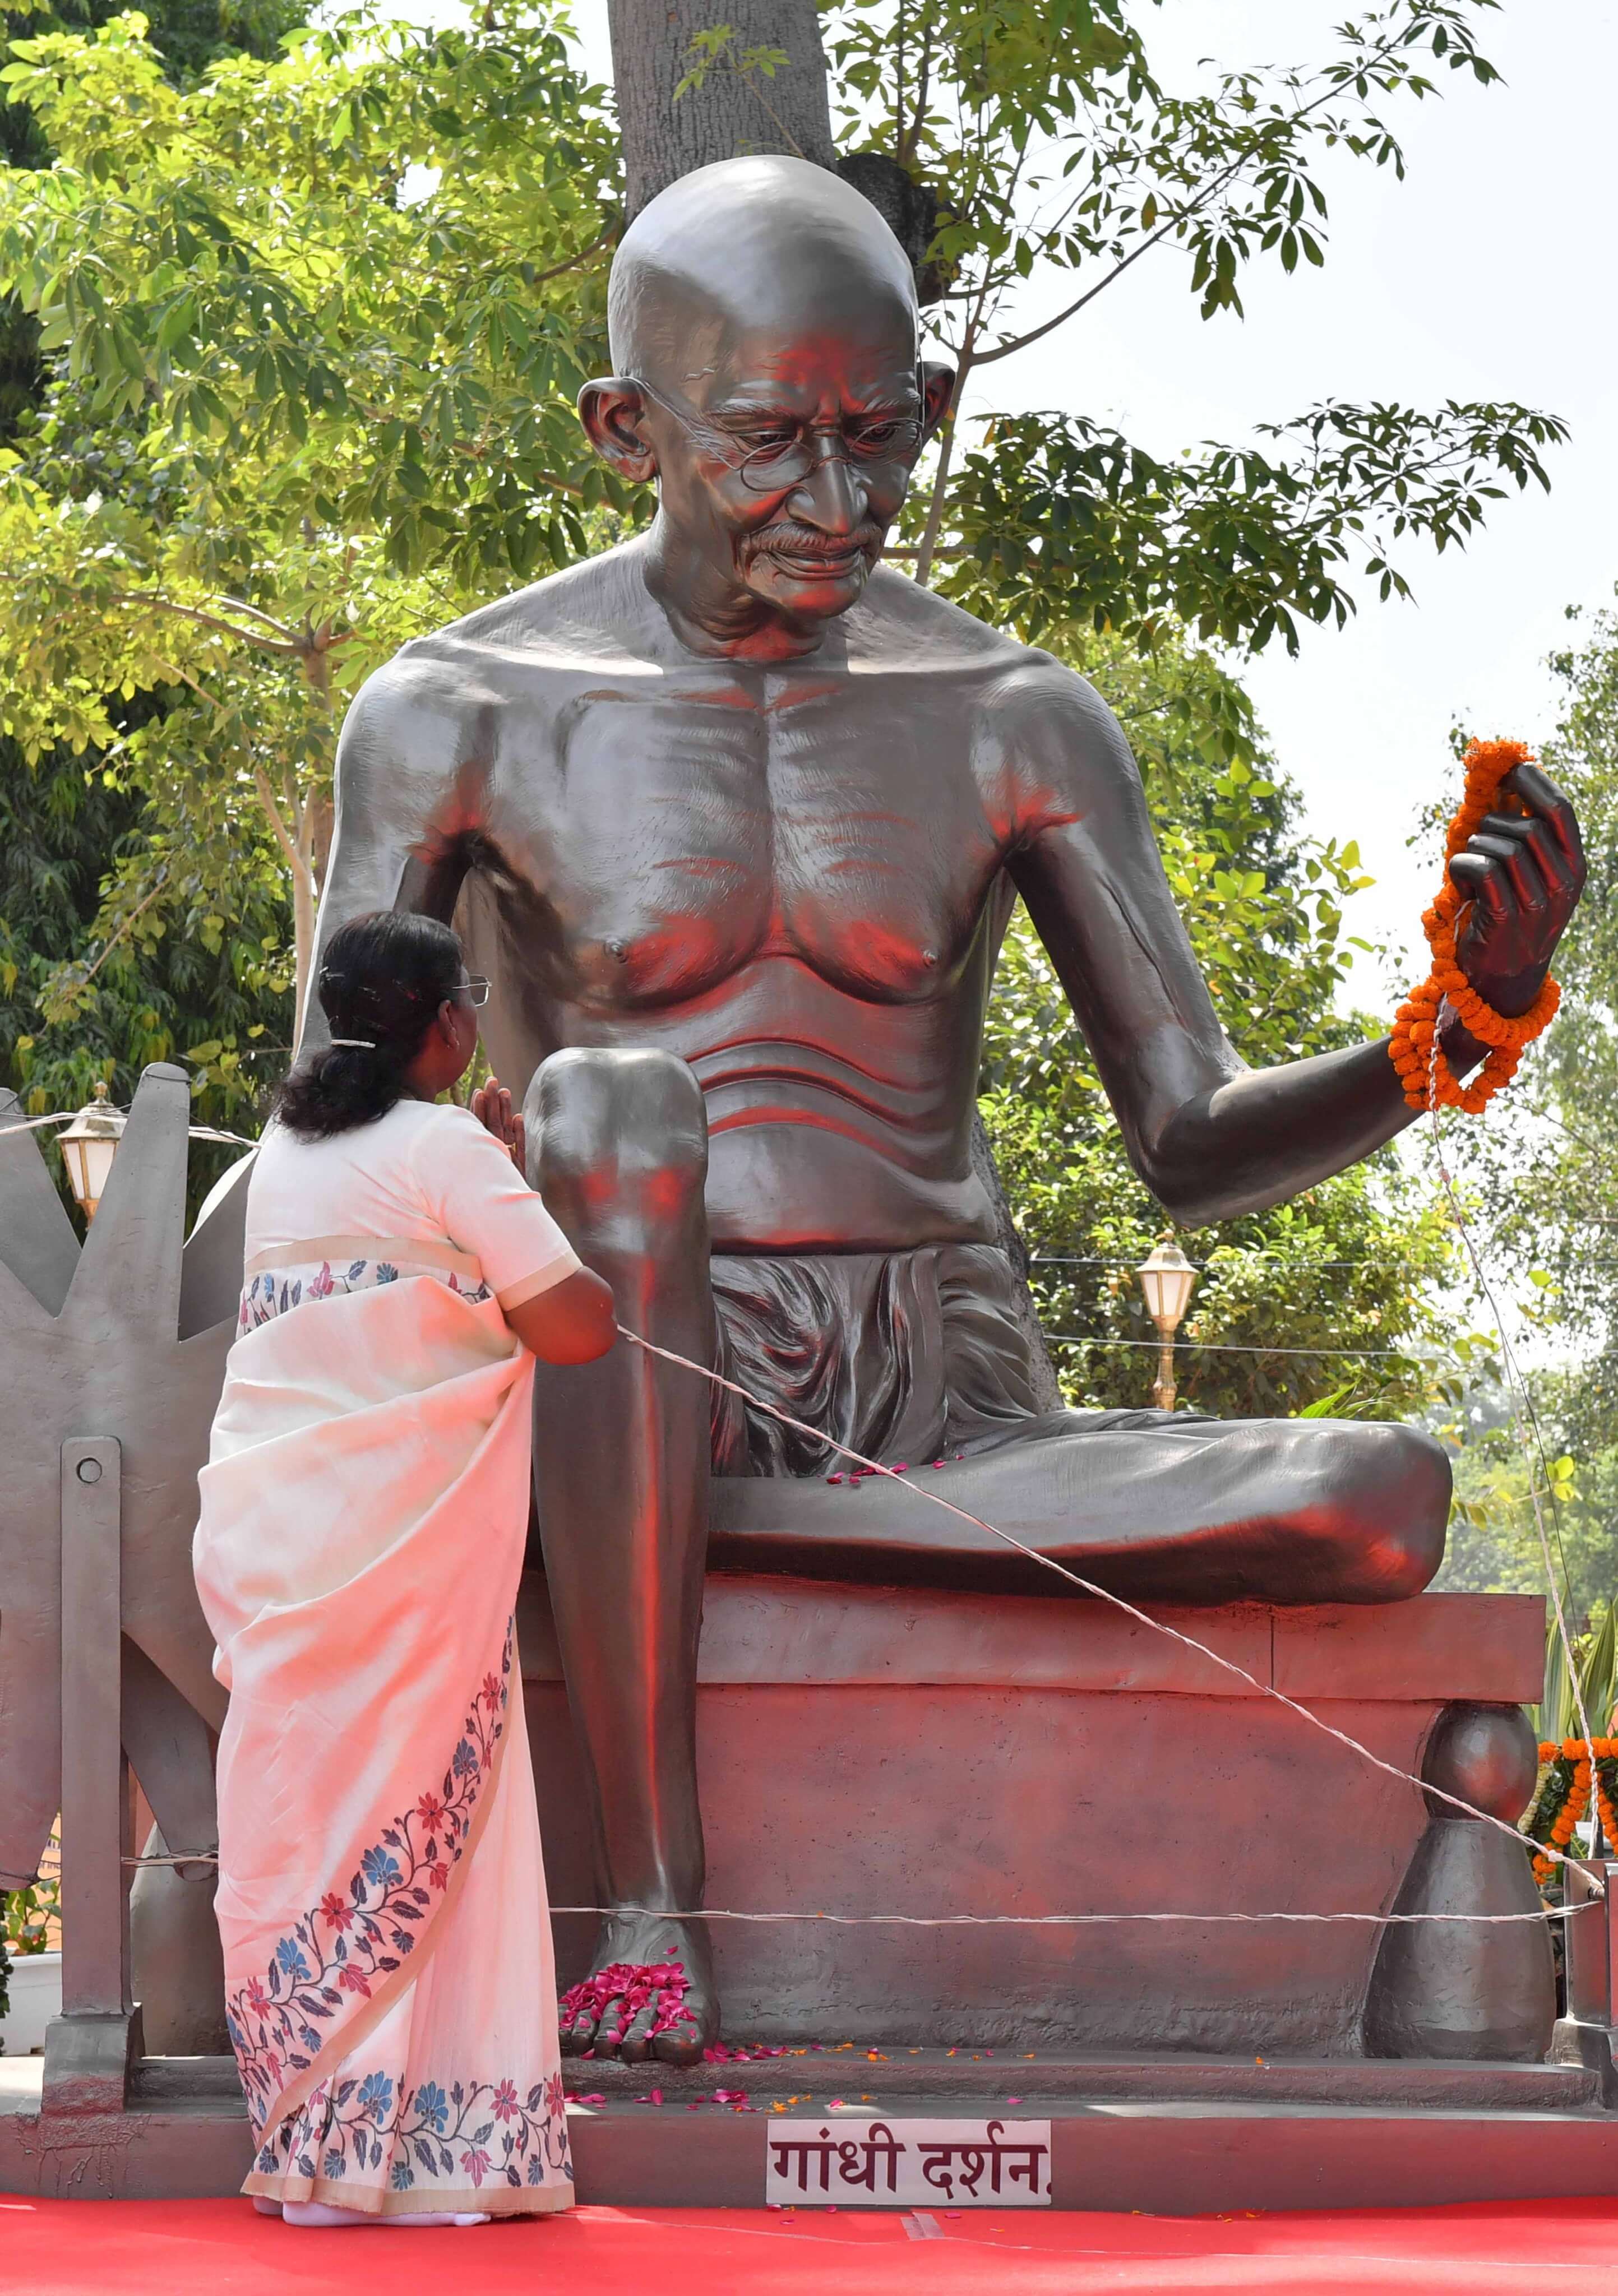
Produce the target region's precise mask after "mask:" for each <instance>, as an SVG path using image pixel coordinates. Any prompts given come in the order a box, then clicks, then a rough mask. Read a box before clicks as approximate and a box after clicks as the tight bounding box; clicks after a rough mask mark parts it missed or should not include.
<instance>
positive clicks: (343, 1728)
mask: <svg viewBox="0 0 1618 2296" xmlns="http://www.w3.org/2000/svg"><path fill="white" fill-rule="evenodd" d="M416 1249H417V1250H419V1247H417V1248H416ZM406 1253H407V1247H406V1246H405V1245H403V1244H402V1243H401V1245H400V1246H399V1248H398V1252H397V1253H392V1254H390V1251H389V1248H388V1246H387V1244H386V1243H385V1242H379V1243H377V1244H376V1245H374V1247H372V1248H371V1250H370V1251H369V1252H367V1253H362V1254H361V1255H360V1256H359V1257H357V1258H354V1259H347V1258H344V1259H341V1261H340V1262H339V1263H338V1264H336V1265H333V1264H332V1263H331V1262H330V1261H324V1262H309V1263H306V1264H304V1265H302V1266H300V1267H274V1268H271V1269H268V1270H262V1269H260V1270H259V1271H257V1272H255V1273H254V1274H253V1277H252V1281H251V1283H250V1284H249V1287H248V1291H247V1292H246V1293H245V1294H244V1297H243V1302H242V1331H241V1333H240V1335H239V1337H238V1339H237V1341H236V1344H235V1346H234V1349H233V1350H232V1353H231V1357H230V1362H229V1368H228V1372H227V1375H226V1386H225V1392H224V1396H223V1398H222V1400H221V1403H220V1406H219V1412H218V1418H217V1420H216V1422H215V1426H214V1432H213V1443H212V1449H211V1453H210V1456H209V1464H208V1466H207V1467H206V1468H205V1469H204V1470H203V1472H202V1476H201V1494H202V1505H201V1521H200V1523H199V1527H198V1530H197V1538H196V1550H195V1561H196V1575H197V1585H198V1589H199V1591H200V1594H201V1600H202V1606H203V1610H204V1611H205V1613H206V1615H207V1618H208V1621H209V1627H210V1628H211V1629H212V1632H213V1634H214V1636H215V1639H216V1641H217V1643H218V1658H217V1660H216V1672H217V1673H218V1677H219V1679H220V1680H221V1681H222V1682H223V1683H224V1684H225V1685H226V1688H227V1690H228V1691H229V1693H230V1708H229V1713H228V1717H227V1719H226V1725H225V1730H224V1734H223V1735H222V1737H221V1739H220V1743H219V1767H218V1786H219V1888H218V1921H219V1929H220V1932H221V1935H222V1938H223V1940H224V1948H225V1969H226V2007H227V2011H228V2015H229V2023H230V2033H231V2039H232V2043H233V2046H234V2049H235V2052H236V2057H237V2062H238V2063H239V2065H240V2068H241V2073H242V2087H243V2090H244V2091H245V2094H246V2097H247V2103H248V2111H249V2113H250V2115H251V2120H252V2125H253V2130H254V2136H255V2139H256V2143H257V2155H256V2159H255V2163H254V2168H253V2171H252V2174H251V2176H250V2177H249V2178H248V2180H247V2184H246V2186H245V2188H244V2189H245V2190H246V2191H248V2192H250V2193H254V2194H265V2195H267V2196H270V2197H273V2198H275V2199H277V2200H281V2201H289V2200H290V2201H306V2200H316V2201H323V2202H331V2203H334V2204H337V2205H341V2206H345V2207H349V2208H358V2209H362V2210H370V2211H375V2212H378V2213H382V2214H403V2213H407V2212H414V2211H418V2210H465V2209H480V2210H490V2211H492V2212H493V2213H496V2214H500V2215H513V2214H519V2213H543V2212H546V2211H549V2210H557V2209H563V2208H566V2207H567V2206H568V2205H569V2204H570V2202H571V2198H572V2169H571V2164H570V2161H569V2156H568V2143H567V2128H566V2121H565V2118H564V2111H563V2090H562V2076H561V2062H560V2053H559V2048H558V2043H557V2035H556V2016H555V1981H554V1968H553V1963H552V1953H551V1941H550V1923H549V1920H548V1917H547V1912H546V1893H545V1875H544V1869H543V1866H542V1863H541V1857H540V1846H539V1833H538V1817H537V1815H536V1810H535V1803H534V1792H533V1782H532V1775H531V1772H530V1758H529V1747H528V1739H527V1734H526V1732H525V1730H524V1727H523V1719H522V1683H521V1677H520V1673H519V1669H518V1664H517V1656H516V1652H515V1649H514V1646H513V1627H512V1616H513V1606H514V1603H515V1600H516V1592H517V1580H518V1575H519V1572H520V1570H521V1568H522V1548H523V1541H524V1535H525V1532H526V1528H527V1523H528V1487H529V1456H530V1422H529V1413H530V1384H531V1358H530V1357H529V1356H528V1355H527V1354H526V1353H525V1352H524V1351H523V1350H522V1349H520V1348H519V1347H518V1346H517V1345H516V1343H515V1341H513V1338H512V1335H511V1333H510V1332H509V1330H508V1329H507V1327H506V1324H505V1320H504V1317H503V1316H502V1315H501V1312H500V1309H499V1308H498V1306H497V1303H496V1301H495V1300H494V1299H493V1298H492V1297H491V1296H489V1292H488V1290H487V1288H486V1287H485V1286H484V1285H483V1283H481V1281H480V1277H479V1272H478V1270H477V1268H476V1266H475V1264H470V1263H468V1262H467V1261H466V1260H465V1259H464V1256H462V1255H457V1254H454V1253H448V1254H445V1253H439V1254H438V1255H437V1257H438V1259H439V1260H441V1261H445V1262H453V1263H455V1264H454V1265H448V1264H446V1265H439V1266H431V1265H420V1264H418V1266H417V1267H415V1268H412V1267H409V1266H408V1265H407V1259H406Z"/></svg>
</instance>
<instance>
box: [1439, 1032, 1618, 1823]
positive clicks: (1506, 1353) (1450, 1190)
mask: <svg viewBox="0 0 1618 2296" xmlns="http://www.w3.org/2000/svg"><path fill="white" fill-rule="evenodd" d="M1439 1058H1440V1054H1439V1048H1438V1030H1437V1029H1436V1028H1435V1029H1433V1051H1432V1055H1431V1057H1430V1059H1429V1061H1428V1062H1427V1114H1428V1116H1429V1117H1430V1118H1431V1119H1432V1121H1433V1156H1434V1158H1435V1160H1436V1161H1437V1164H1438V1177H1439V1179H1440V1181H1441V1183H1442V1185H1443V1191H1444V1195H1445V1197H1446V1199H1447V1200H1448V1202H1449V1206H1450V1218H1451V1219H1452V1220H1453V1221H1454V1222H1455V1225H1456V1227H1457V1229H1458V1231H1459V1234H1460V1239H1461V1242H1462V1243H1463V1244H1464V1245H1465V1247H1466V1257H1467V1259H1469V1260H1470V1262H1471V1263H1472V1273H1473V1275H1474V1277H1475V1278H1476V1281H1477V1287H1478V1289H1479V1291H1480V1292H1482V1295H1483V1298H1484V1300H1485V1301H1486V1302H1487V1304H1488V1308H1489V1312H1490V1314H1491V1316H1493V1318H1494V1328H1495V1333H1496V1335H1497V1337H1498V1338H1499V1343H1500V1359H1501V1361H1502V1362H1503V1363H1504V1364H1505V1366H1506V1374H1507V1379H1506V1391H1507V1395H1509V1397H1510V1398H1511V1415H1512V1418H1513V1420H1514V1422H1515V1428H1516V1434H1517V1439H1518V1441H1519V1443H1520V1444H1521V1446H1522V1448H1523V1455H1524V1458H1525V1459H1526V1461H1527V1464H1528V1497H1529V1503H1530V1505H1532V1508H1533V1522H1534V1529H1535V1531H1536V1532H1537V1534H1538V1536H1539V1541H1540V1560H1541V1561H1542V1562H1543V1563H1544V1565H1545V1587H1546V1592H1547V1593H1548V1595H1549V1596H1550V1607H1551V1613H1552V1616H1553V1617H1554V1618H1555V1620H1556V1639H1557V1641H1558V1642H1559V1643H1560V1644H1561V1645H1562V1655H1563V1657H1564V1659H1565V1661H1566V1663H1567V1679H1568V1684H1569V1686H1570V1687H1571V1689H1572V1691H1573V1711H1574V1713H1575V1714H1576V1715H1577V1716H1578V1718H1579V1730H1580V1734H1581V1737H1582V1739H1583V1742H1584V1746H1585V1751H1587V1753H1589V1755H1590V1757H1591V1761H1592V1767H1593V1763H1594V1754H1595V1744H1596V1741H1595V1738H1594V1735H1593V1734H1592V1733H1591V1730H1590V1726H1589V1715H1588V1714H1587V1713H1586V1712H1585V1708H1584V1685H1583V1684H1582V1683H1581V1681H1580V1679H1579V1662H1578V1660H1577V1659H1576V1658H1575V1656H1574V1655H1573V1637H1572V1636H1571V1635H1570V1634H1569V1632H1568V1628H1567V1616H1566V1613H1565V1611H1564V1609H1563V1606H1562V1590H1561V1588H1560V1587H1558V1585H1557V1583H1556V1563H1555V1561H1554V1559H1553V1557H1552V1555H1551V1551H1550V1537H1549V1534H1548V1531H1547V1530H1546V1528H1545V1511H1544V1509H1543V1507H1542V1506H1541V1505H1540V1479H1539V1476H1538V1474H1537V1473H1536V1472H1535V1456H1536V1453H1538V1454H1539V1464H1540V1465H1541V1466H1543V1465H1544V1464H1545V1461H1544V1455H1543V1453H1542V1451H1540V1441H1539V1433H1540V1431H1539V1424H1538V1422H1537V1421H1536V1420H1535V1419H1534V1416H1533V1399H1532V1397H1531V1396H1530V1394H1529V1392H1528V1382H1527V1381H1526V1380H1525V1379H1524V1376H1523V1374H1522V1372H1521V1370H1520V1369H1519V1368H1518V1365H1517V1359H1516V1356H1515V1353H1514V1351H1513V1349H1512V1345H1511V1342H1510V1341H1509V1340H1508V1339H1507V1336H1506V1319H1505V1317H1504V1316H1502V1315H1501V1313H1500V1310H1499V1303H1498V1301H1497V1300H1496V1299H1495V1296H1494V1293H1493V1292H1492V1291H1491V1288H1490V1283H1489V1278H1488V1277H1487V1276H1486V1275H1484V1273H1483V1263H1482V1259H1480V1258H1479V1256H1478V1251H1477V1247H1476V1245H1475V1244H1474V1242H1473V1241H1472V1231H1471V1229H1470V1228H1469V1227H1468V1226H1467V1225H1466V1214H1465V1213H1464V1212H1463V1211H1462V1210H1461V1206H1460V1199H1459V1197H1458V1195H1457V1194H1456V1193H1455V1184H1454V1182H1453V1181H1452V1180H1451V1178H1450V1167H1449V1165H1448V1164H1447V1163H1446V1162H1445V1161H1444V1134H1443V1127H1442V1125H1441V1123H1440V1122H1439V1116H1438V1062H1439ZM1531 1431H1532V1443H1531V1441H1530V1433H1531ZM1538 1846H1539V1847H1540V1849H1541V1851H1542V1853H1543V1854H1544V1855H1545V1856H1546V1857H1552V1858H1555V1859H1556V1862H1557V1863H1558V1864H1559V1865H1565V1864H1566V1863H1567V1860H1566V1859H1565V1858H1564V1857H1562V1856H1561V1853H1560V1852H1559V1851H1557V1850H1554V1849H1552V1848H1551V1847H1550V1844H1549V1843H1548V1842H1544V1843H1541V1844H1540V1845H1538ZM1609 1846H1610V1847H1612V1848H1614V1849H1618V1843H1613V1844H1611V1845H1609Z"/></svg>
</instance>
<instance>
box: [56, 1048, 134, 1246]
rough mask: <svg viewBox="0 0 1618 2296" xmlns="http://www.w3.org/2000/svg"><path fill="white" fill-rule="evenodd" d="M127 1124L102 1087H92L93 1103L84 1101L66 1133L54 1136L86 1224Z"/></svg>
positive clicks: (90, 1216)
mask: <svg viewBox="0 0 1618 2296" xmlns="http://www.w3.org/2000/svg"><path fill="white" fill-rule="evenodd" d="M127 1121H128V1119H127V1117H126V1116H125V1115H124V1114H123V1113H122V1111H120V1110H119V1109H116V1108H114V1107H113V1106H112V1105H111V1103H110V1102H109V1101H108V1098H107V1087H106V1086H105V1084H104V1083H103V1084H98V1085H97V1086H96V1087H95V1097H94V1100H90V1101H86V1103H85V1105H84V1106H83V1107H82V1108H81V1109H80V1110H79V1111H78V1115H77V1116H76V1117H75V1118H74V1119H73V1121H72V1122H71V1124H70V1125H69V1127H68V1128H67V1130H66V1131H65V1132H62V1133H59V1134H58V1135H57V1138H58V1140H59V1141H60V1143H61V1145H62V1161H63V1163H64V1164H65V1165H66V1166H67V1168H68V1185H69V1186H70V1188H71V1189H72V1191H73V1199H74V1201H75V1202H76V1203H77V1204H78V1207H79V1209H80V1210H81V1211H82V1212H83V1213H84V1216H85V1219H86V1222H88V1221H90V1220H93V1219H94V1218H95V1207H96V1206H97V1204H99V1203H100V1201H101V1200H102V1198H103V1195H104V1194H105V1193H106V1190H107V1179H108V1176H109V1174H110V1173H111V1169H112V1159H113V1158H114V1156H116V1155H117V1153H118V1144H119V1141H120V1140H121V1139H122V1138H123V1135H124V1126H125V1125H126V1124H127Z"/></svg>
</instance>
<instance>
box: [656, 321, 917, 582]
mask: <svg viewBox="0 0 1618 2296" xmlns="http://www.w3.org/2000/svg"><path fill="white" fill-rule="evenodd" d="M714 348H715V351H716V353H717V356H716V357H714V359H713V361H712V363H711V365H710V366H709V368H708V371H707V372H706V373H694V374H682V375H680V376H679V377H678V381H675V382H674V383H673V384H672V387H671V384H670V381H669V379H668V378H666V377H660V376H647V377H645V378H644V380H645V381H646V382H647V383H648V384H649V385H650V386H651V387H652V389H655V390H656V391H658V393H659V396H660V398H661V402H662V403H661V404H660V403H659V402H658V400H651V399H649V400H648V404H647V406H646V408H645V415H644V417H643V426H642V427H643V430H644V431H645V433H647V434H649V435H650V438H651V439H652V443H653V448H654V451H655V454H656V456H657V471H658V479H659V492H660V496H661V505H662V512H663V515H664V517H665V518H666V519H667V521H669V525H670V526H671V527H672V528H673V529H675V530H676V531H677V532H678V535H679V536H680V537H681V539H682V540H683V541H684V543H685V544H686V547H687V549H688V550H689V551H691V552H692V553H693V554H694V555H695V556H696V557H698V558H699V559H701V560H702V562H704V564H705V566H706V568H707V569H708V570H710V572H711V573H713V574H715V575H722V576H723V577H725V578H727V580H728V582H729V583H730V584H732V585H734V586H736V587H738V588H740V589H743V590H745V591H747V592H749V593H750V594H752V596H753V597H754V598H756V599H757V600H758V601H759V603H760V605H762V606H764V607H766V608H767V609H770V610H773V611H774V612H775V613H776V614H779V615H784V616H785V617H786V618H787V619H790V620H793V621H796V622H804V621H826V620H829V619H831V618H832V617H833V616H834V615H837V614H842V613H846V612H847V611H848V609H849V608H850V606H851V605H852V604H853V603H854V601H855V600H856V599H857V598H858V595H859V594H860V592H861V591H862V590H863V589H864V587H865V585H866V579H867V578H868V577H869V574H870V571H871V569H872V567H873V566H874V565H875V562H876V560H877V558H878V556H879V555H880V553H881V551H882V545H883V537H884V536H885V534H886V532H887V529H888V528H889V527H890V526H891V524H892V522H893V520H894V519H895V518H896V517H897V516H898V514H899V505H900V504H901V503H902V502H903V501H904V498H905V494H906V490H907V488H908V486H909V483H910V472H911V469H912V467H913V465H914V463H915V462H916V456H917V455H918V454H919V453H920V451H921V446H922V440H923V438H924V423H925V418H926V409H925V406H924V400H923V395H922V383H921V379H920V377H919V375H918V373H917V370H916V353H915V345H914V339H913V337H912V336H911V334H910V332H909V330H908V328H906V329H904V330H902V331H901V330H899V329H898V328H895V327H891V326H889V327H883V326H877V327H875V328H873V327H871V326H869V325H868V324H867V325H866V327H863V328H861V327H857V326H850V325H849V324H847V323H846V322H845V323H844V324H841V325H836V324H821V325H819V326H817V327H815V328H813V329H812V330H810V329H804V330H802V331H801V332H788V331H787V330H786V329H785V328H784V327H782V326H779V325H776V326H768V327H760V328H757V329H749V330H746V331H743V332H737V333H735V335H734V336H729V337H728V339H727V340H721V341H720V342H719V343H717V344H716V345H715V346H714ZM677 391H678V398H677V396H676V392H677ZM682 400H683V402H684V404H683V405H682V404H681V401H682ZM682 418H683V419H682Z"/></svg>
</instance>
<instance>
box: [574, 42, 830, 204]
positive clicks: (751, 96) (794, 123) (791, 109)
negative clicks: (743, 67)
mask: <svg viewBox="0 0 1618 2296" xmlns="http://www.w3.org/2000/svg"><path fill="white" fill-rule="evenodd" d="M607 15H608V20H609V22H610V25H611V29H612V77H613V79H614V81H615V83H616V86H617V91H618V116H619V119H620V121H621V123H622V127H623V143H624V166H625V172H626V176H627V178H628V196H627V202H626V203H627V206H628V213H629V216H630V217H631V219H633V218H634V217H636V216H637V215H638V214H639V213H640V210H641V209H642V208H644V207H645V204H646V202H647V201H649V200H653V199H655V198H656V197H657V194H658V193H659V192H661V191H662V190H663V189H664V188H665V187H666V186H667V185H668V184H672V183H674V182H675V181H676V180H677V179H678V177H679V176H688V175H689V174H690V173H691V171H692V169H693V168H706V167H709V166H710V165H711V164H712V163H713V162H714V161H715V160H734V159H736V158H738V157H739V156H740V155H741V154H742V153H743V152H793V153H795V154H796V155H797V156H798V157H799V158H800V159H803V160H813V161H814V162H815V164H816V166H817V167H821V168H829V167H831V166H832V165H833V163H834V152H833V149H832V118H831V108H830V103H829V100H828V96H827V90H826V76H825V54H824V53H823V51H822V49H821V45H820V26H819V22H818V20H817V16H816V12H815V0H724V4H723V5H722V6H721V5H720V4H719V0H607ZM721 23H724V24H728V25H729V26H730V27H731V29H732V34H733V37H732V39H731V42H730V45H729V47H728V48H727V50H726V52H725V53H724V54H723V55H721V56H720V58H719V61H717V62H716V63H715V64H714V65H713V66H712V67H711V69H710V71H709V73H708V77H707V78H706V80H705V81H704V82H703V84H702V86H701V87H700V88H693V89H692V90H691V92H690V93H689V94H686V95H683V96H682V97H681V98H680V99H679V102H678V103H677V102H675V98H674V91H675V89H676V88H677V87H678V85H679V83H680V81H681V80H682V79H683V78H684V77H685V75H686V72H687V71H689V70H690V69H691V65H692V61H693V59H692V55H691V43H692V41H693V39H694V37H696V35H697V33H699V32H703V31H709V30H711V29H714V27H715V26H716V25H719V24H721ZM750 48H784V50H785V51H786V53H787V55H788V57H789V58H790V60H791V61H789V62H787V63H784V64H783V65H781V66H779V67H778V68H777V70H776V74H775V77H774V78H769V77H768V75H767V74H766V73H764V72H762V71H759V70H752V71H750V72H747V73H742V72H740V71H738V70H737V69H736V63H737V60H738V59H739V58H740V57H741V56H743V54H744V53H746V51H747V50H748V49H750Z"/></svg>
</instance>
